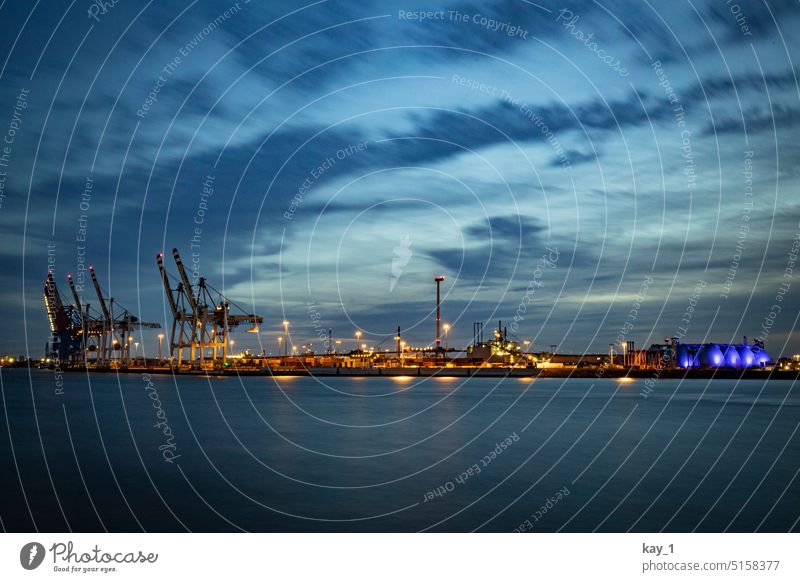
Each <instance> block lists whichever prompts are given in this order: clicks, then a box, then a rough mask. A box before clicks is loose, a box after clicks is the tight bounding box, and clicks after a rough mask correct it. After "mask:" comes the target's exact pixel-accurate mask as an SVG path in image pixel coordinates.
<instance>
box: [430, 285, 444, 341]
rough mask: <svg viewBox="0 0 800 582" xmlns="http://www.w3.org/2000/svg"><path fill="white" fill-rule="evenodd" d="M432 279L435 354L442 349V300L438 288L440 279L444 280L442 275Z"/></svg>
mask: <svg viewBox="0 0 800 582" xmlns="http://www.w3.org/2000/svg"><path fill="white" fill-rule="evenodd" d="M433 280H434V281H435V282H436V354H438V353H439V350H441V349H442V332H441V328H440V326H441V324H442V313H441V306H442V300H441V295H440V289H439V288H440V286H441V284H442V281H444V275H437V276H436V277H434V279H433Z"/></svg>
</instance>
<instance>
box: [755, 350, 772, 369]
mask: <svg viewBox="0 0 800 582" xmlns="http://www.w3.org/2000/svg"><path fill="white" fill-rule="evenodd" d="M753 356H754V357H755V360H756V361H755V365H756V366H766V365H768V364H770V363H771V362H772V358H770V357H769V354H768V353H767V350H765V349H763V348H758V347H754V348H753Z"/></svg>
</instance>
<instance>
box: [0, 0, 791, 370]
mask: <svg viewBox="0 0 800 582" xmlns="http://www.w3.org/2000/svg"><path fill="white" fill-rule="evenodd" d="M93 6H94V8H92V7H93ZM98 6H99V4H93V3H90V2H88V1H86V0H81V1H75V2H56V1H53V2H48V3H47V6H45V5H44V3H39V4H29V3H19V2H14V3H12V2H4V3H2V4H0V15H2V18H0V22H2V24H0V27H2V31H3V34H2V35H0V44H2V52H1V53H0V56H2V57H3V60H2V62H1V63H0V78H2V83H1V84H0V133H2V134H3V135H4V136H5V137H9V131H11V132H12V133H13V135H12V136H10V139H11V141H12V143H11V144H10V145H9V147H10V153H8V154H7V160H6V161H7V165H6V167H3V168H2V170H3V171H4V176H3V177H4V178H5V180H4V182H2V184H3V190H2V194H3V198H2V206H0V240H1V241H2V246H0V253H2V262H3V271H2V273H3V275H2V276H3V282H4V284H3V286H2V291H0V294H1V296H2V302H0V314H1V315H2V317H3V318H4V320H5V321H6V322H7V324H6V329H7V331H8V333H6V334H5V335H4V337H3V339H2V346H1V347H0V351H4V352H5V351H12V352H15V353H17V352H18V353H24V352H25V351H26V349H27V350H29V351H30V353H32V354H33V355H37V356H38V355H39V354H40V353H41V350H42V348H43V346H44V342H45V339H46V336H47V331H46V319H45V316H44V313H43V310H42V307H41V285H42V282H43V279H44V277H45V275H46V272H47V268H48V248H53V249H54V251H53V253H54V255H53V256H54V257H55V259H54V260H55V268H54V271H55V274H56V278H57V281H58V282H59V283H60V284H62V292H63V291H66V290H67V288H66V285H65V283H62V282H63V281H64V277H65V276H66V274H67V273H75V272H76V271H77V269H78V268H79V264H80V256H81V255H80V252H83V251H85V253H86V256H87V257H89V259H88V261H89V262H91V263H92V264H93V265H95V267H96V269H97V271H98V273H99V274H100V276H101V279H102V280H103V284H104V286H105V287H106V288H108V291H109V292H110V294H111V295H113V296H114V297H115V299H116V300H117V301H118V302H119V303H120V304H122V305H125V306H126V307H129V308H130V309H132V310H133V311H135V312H137V313H138V314H139V315H140V316H141V317H142V318H143V319H146V320H150V321H161V322H164V321H165V320H166V319H167V311H166V305H165V303H164V299H163V293H162V290H161V287H160V281H159V278H158V272H157V269H156V266H155V261H154V256H155V254H156V253H157V252H159V251H161V250H167V251H169V249H171V248H172V247H178V248H179V249H180V250H181V252H182V254H183V256H184V259H185V261H186V262H187V263H191V262H192V258H191V255H192V248H191V246H190V245H191V239H192V236H193V235H195V234H197V233H196V232H195V229H196V228H199V229H200V233H199V234H197V236H198V238H197V239H196V242H197V241H199V245H196V248H195V249H194V250H195V251H196V252H197V255H196V256H195V258H194V260H195V261H196V262H197V265H198V266H199V269H200V271H201V273H202V275H204V276H205V277H207V278H208V279H209V280H210V281H211V282H212V283H213V284H214V285H215V286H216V287H217V288H219V289H221V290H224V292H225V293H226V294H227V295H228V296H230V297H231V298H233V299H234V300H236V301H237V302H238V303H240V304H242V305H244V306H246V308H247V309H248V310H252V311H255V312H257V313H259V314H261V315H263V316H264V318H265V324H264V326H263V327H262V331H261V333H260V334H259V335H258V337H254V336H253V335H247V336H245V334H239V336H237V337H238V338H239V340H240V342H241V345H243V346H245V345H247V346H251V347H254V348H256V347H257V346H258V344H259V342H260V343H261V345H262V346H263V347H264V348H266V349H267V351H274V350H275V349H276V338H277V336H278V335H279V334H280V333H281V325H280V322H281V321H282V320H283V319H285V318H286V319H289V320H290V321H291V322H292V330H293V332H292V335H293V340H294V341H295V342H296V343H298V344H301V343H308V342H309V341H315V340H314V336H315V335H316V333H317V332H316V331H315V326H316V327H317V328H322V329H325V330H327V328H328V327H332V328H333V331H334V335H335V336H337V337H340V338H343V339H344V340H345V342H347V341H348V339H349V338H352V337H353V333H354V331H355V329H356V328H360V329H363V330H364V332H365V337H366V338H367V341H368V342H369V343H370V344H372V345H378V344H380V342H382V341H384V340H385V339H386V338H387V336H391V335H393V332H394V329H395V328H396V326H397V325H400V326H401V327H402V329H403V330H405V331H404V334H405V336H406V337H407V338H408V340H409V341H411V342H413V343H419V344H422V343H429V342H431V341H432V339H433V335H434V320H433V315H432V310H433V307H434V305H433V298H434V283H433V277H434V276H435V275H436V274H438V273H443V274H445V276H446V277H447V279H446V281H445V283H444V288H443V289H444V292H445V306H444V315H443V317H444V319H445V320H446V321H448V322H450V323H451V324H452V326H453V331H452V333H451V336H450V339H451V343H452V344H454V345H462V344H464V343H465V342H466V341H468V340H469V339H470V337H471V330H472V325H471V324H472V322H473V321H485V322H487V325H490V322H495V321H496V320H498V319H502V320H504V321H506V322H508V324H509V325H511V323H512V322H513V321H514V318H515V315H516V318H517V320H516V322H515V325H514V330H515V332H514V334H515V336H516V337H518V338H520V339H529V340H532V341H533V342H534V346H536V347H535V348H534V349H537V348H546V347H547V346H549V345H550V344H556V345H559V346H560V347H559V349H560V350H561V351H565V352H566V351H570V352H579V351H583V350H590V351H603V352H605V351H606V350H607V349H608V344H609V343H611V342H614V341H615V340H616V338H618V337H619V334H620V330H622V329H626V330H627V331H626V332H625V334H626V338H627V339H632V340H635V341H636V342H637V345H639V346H645V345H649V344H650V343H652V342H654V341H660V340H661V339H662V338H663V337H665V336H672V335H675V334H676V333H679V332H678V329H679V328H680V327H681V326H682V324H681V320H682V319H684V317H685V315H686V313H687V312H690V317H689V322H688V325H686V331H685V337H686V339H687V340H689V339H691V340H696V341H701V340H704V339H707V340H713V341H719V342H728V341H732V340H738V339H739V338H741V336H742V335H747V336H748V337H751V338H752V337H756V336H759V335H762V336H764V337H765V338H766V340H767V346H768V349H769V351H770V352H771V353H772V354H773V355H779V354H790V353H793V352H795V353H796V352H798V351H800V341H798V340H797V339H796V337H794V336H793V333H792V332H793V330H794V329H795V327H796V323H797V322H796V320H797V317H798V305H800V301H798V295H799V294H800V272H798V273H797V274H796V275H795V274H794V273H793V272H792V271H788V272H787V268H791V253H792V249H793V244H795V245H796V244H797V243H796V242H795V241H796V240H798V237H800V196H798V181H799V180H800V171H799V170H798V161H800V145H799V143H798V139H797V137H798V124H799V123H800V85H798V73H799V71H798V67H797V65H796V60H797V58H798V56H800V47H799V46H798V42H797V39H796V34H793V33H794V31H796V30H797V29H798V24H800V22H799V21H800V7H799V6H798V3H797V2H795V1H784V2H766V3H765V2H758V1H738V0H737V2H735V3H734V2H729V3H726V2H723V1H717V2H691V3H690V2H682V1H678V2H675V3H670V4H669V6H668V7H667V6H666V5H663V4H657V3H651V2H639V1H637V2H621V1H609V2H537V3H533V2H527V1H523V0H508V1H503V2H485V3H476V2H472V3H470V2H446V3H429V2H393V1H392V2H372V3H369V2H316V3H312V4H305V3H301V2H269V3H266V2H244V1H240V2H239V3H238V4H237V3H235V2H228V1H222V2H216V1H214V2H212V1H196V2H182V1H176V2H169V3H164V2H160V3H158V2H149V3H145V2H134V1H133V0H119V2H118V3H117V4H115V5H111V3H107V4H106V7H105V8H104V9H100V8H99V7H98ZM226 11H227V12H226ZM420 12H422V13H424V14H425V16H426V18H424V19H423V18H421V16H420ZM659 64H660V66H659ZM21 93H22V95H23V96H24V98H23V99H22V100H20V99H19V96H20V94H21ZM148 95H151V97H150V98H149V97H148ZM152 97H155V98H154V99H153V98H152ZM21 101H22V102H23V103H22V104H21ZM209 176H211V177H212V178H211V179H209ZM87 179H90V180H91V183H92V185H93V187H92V194H91V197H90V200H83V202H85V204H84V205H83V208H82V207H81V202H82V198H81V195H82V193H83V192H84V190H85V188H86V183H87ZM204 182H206V183H208V184H212V188H213V193H212V194H209V193H208V192H207V193H206V196H203V184H204ZM204 205H205V206H204ZM81 215H84V221H83V222H84V223H85V228H86V237H85V238H86V240H85V242H83V241H80V240H78V238H80V237H79V235H80V232H81V228H82V227H81V224H82V223H81ZM201 215H202V216H201ZM200 219H202V223H200V224H198V222H197V221H198V220H200ZM48 245H54V246H53V247H48ZM82 246H83V247H85V249H82V248H81V247H82ZM553 251H556V252H555V256H557V260H555V261H550V262H545V263H544V264H543V262H542V261H543V259H542V257H543V256H554V255H553V254H552V253H553ZM701 283H702V286H701V292H700V293H696V292H695V289H696V288H697V287H698V285H699V284H701ZM85 291H86V293H85V294H86V295H87V296H88V298H87V299H86V300H88V301H90V302H91V301H92V299H93V297H92V296H91V294H89V288H88V287H87V288H86V290H85ZM693 295H697V297H695V298H694V299H692V296H693ZM778 297H780V299H778ZM309 305H312V307H309ZM774 305H777V306H778V307H779V311H776V309H774V307H773V306H774ZM520 306H523V307H522V308H521V307H520ZM690 308H691V310H690ZM312 313H315V314H318V315H315V316H314V317H313V318H312V316H311V314H312ZM770 313H773V314H774V315H772V316H771V315H770ZM317 320H318V321H319V323H315V321H317ZM626 323H627V324H628V325H627V326H626ZM145 336H146V337H145V341H146V342H148V338H149V336H147V334H145ZM317 341H318V340H317ZM147 345H148V346H149V347H148V349H150V350H151V351H152V347H153V344H152V341H150V342H149V343H148V344H147ZM385 345H387V347H388V344H385Z"/></svg>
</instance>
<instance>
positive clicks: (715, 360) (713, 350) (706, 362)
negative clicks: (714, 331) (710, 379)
mask: <svg viewBox="0 0 800 582" xmlns="http://www.w3.org/2000/svg"><path fill="white" fill-rule="evenodd" d="M699 356H700V358H699V359H700V365H701V366H702V367H703V368H716V367H718V366H722V365H724V364H725V358H724V357H723V355H722V350H721V349H719V345H717V344H705V345H704V346H703V347H702V348H700V354H699Z"/></svg>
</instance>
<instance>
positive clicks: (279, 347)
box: [278, 335, 283, 358]
mask: <svg viewBox="0 0 800 582" xmlns="http://www.w3.org/2000/svg"><path fill="white" fill-rule="evenodd" d="M281 342H283V336H280V335H279V336H278V357H279V358H280V357H281Z"/></svg>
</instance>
